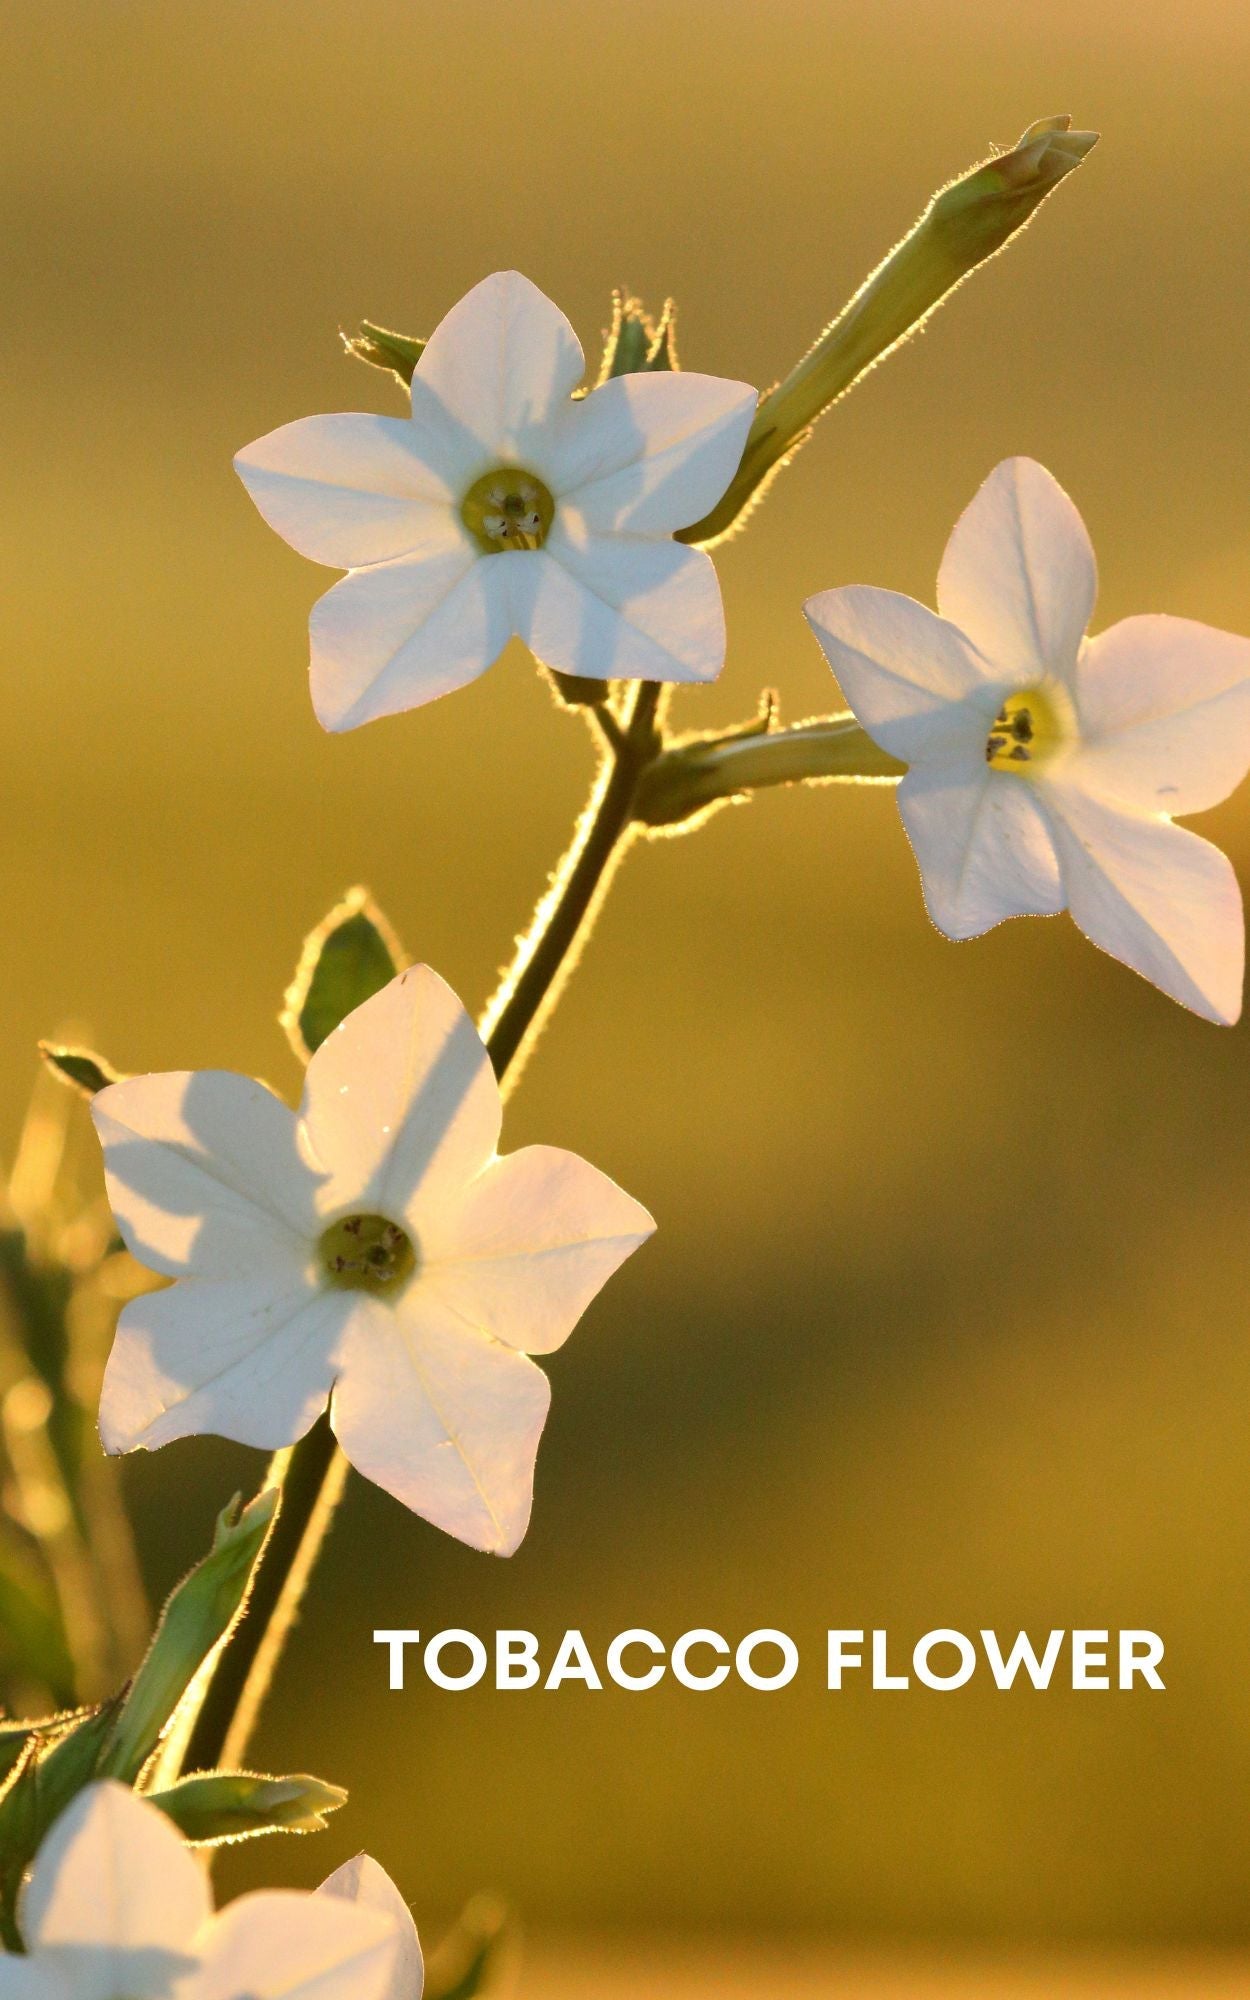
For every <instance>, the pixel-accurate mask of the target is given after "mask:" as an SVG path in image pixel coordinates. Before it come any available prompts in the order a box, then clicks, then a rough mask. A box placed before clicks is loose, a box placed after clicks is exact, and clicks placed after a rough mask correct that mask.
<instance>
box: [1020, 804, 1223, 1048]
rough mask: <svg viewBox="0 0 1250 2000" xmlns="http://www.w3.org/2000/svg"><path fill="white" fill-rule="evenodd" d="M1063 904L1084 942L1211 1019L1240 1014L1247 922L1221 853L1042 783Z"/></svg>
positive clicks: (1164, 826)
mask: <svg viewBox="0 0 1250 2000" xmlns="http://www.w3.org/2000/svg"><path fill="white" fill-rule="evenodd" d="M1045 799H1046V804H1047V806H1048V808H1049V809H1050V814H1051V818H1052V821H1053V824H1054V829H1055V842H1056V845H1057V847H1058V850H1059V861H1060V866H1061V867H1062V870H1063V879H1064V887H1065V889H1066V891H1067V900H1068V907H1069V909H1070V910H1071V912H1072V915H1073V917H1074V918H1075V919H1076V922H1077V923H1078V924H1079V925H1080V927H1081V929H1082V930H1083V931H1084V933H1085V935H1086V937H1087V938H1089V939H1090V940H1091V942H1092V943H1094V944H1096V945H1100V946H1101V947H1102V949H1103V950H1104V951H1106V952H1110V954H1111V956H1112V958H1118V959H1121V960H1122V961H1123V963H1124V964H1125V965H1131V966H1132V968H1133V970H1134V971H1135V972H1140V973H1141V974H1142V975H1143V976H1144V977H1145V978H1146V979H1149V980H1152V981H1153V982H1154V984H1155V985H1156V986H1158V987H1160V988H1161V989H1162V991H1163V992H1164V993H1167V994H1169V995H1170V996H1171V998H1172V999H1173V1000H1179V1001H1180V1003H1181V1005H1182V1006H1183V1007H1192V1009H1193V1010H1194V1012H1195V1013H1196V1014H1201V1015H1203V1016H1204V1017H1205V1018H1206V1019H1207V1020H1209V1021H1220V1022H1223V1023H1225V1024H1230V1023H1232V1022H1233V1021H1235V1020H1236V1019H1237V1017H1238V1015H1239V1014H1240V1012H1241V987H1242V976H1243V972H1244V966H1245V942H1246V941H1245V921H1244V918H1243V915H1242V907H1241V891H1240V890H1239V889H1238V887H1237V877H1236V876H1235V875H1234V873H1233V870H1232V866H1231V864H1230V862H1229V861H1228V859H1227V857H1226V856H1225V855H1223V854H1221V853H1220V850H1219V848H1218V847H1212V846H1211V844H1210V842H1209V841H1205V840H1200V839H1199V837H1198V835H1197V834H1196V833H1190V832H1188V831H1187V829H1186V828H1184V827H1180V826H1173V825H1172V824H1171V823H1170V822H1169V821H1168V820H1166V819H1157V818H1148V817H1147V816H1146V815H1145V814H1136V813H1128V812H1124V811H1121V810H1118V809H1117V808H1116V807H1115V806H1113V805H1110V804H1108V803H1105V802H1104V801H1102V800H1100V799H1096V798H1094V797H1092V796H1088V795H1086V794H1084V793H1083V792H1081V791H1080V790H1079V789H1078V788H1077V786H1076V785H1075V784H1063V783H1062V782H1061V780H1059V779H1056V780H1054V781H1048V782H1047V783H1046V785H1045Z"/></svg>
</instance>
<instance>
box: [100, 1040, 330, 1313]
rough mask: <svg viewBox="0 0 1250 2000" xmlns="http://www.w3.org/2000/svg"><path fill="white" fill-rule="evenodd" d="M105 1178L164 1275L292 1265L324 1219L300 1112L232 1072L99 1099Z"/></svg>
mask: <svg viewBox="0 0 1250 2000" xmlns="http://www.w3.org/2000/svg"><path fill="white" fill-rule="evenodd" d="M91 1112H92V1116H93V1118H94V1119H95V1125H96V1130H97V1132H98V1133H99V1135H100V1143H101V1145H102V1146H103V1148H104V1173H105V1182H106V1185H107V1188H108V1196H109V1200H110V1202H111V1203H112V1206H113V1213H114V1214H115V1215H116V1217H117V1220H118V1223H119V1225H120V1227H121V1231H122V1235H123V1236H124V1237H125V1240H126V1245H127V1248H128V1249H129V1250H131V1251H132V1252H133V1254H134V1255H135V1256H136V1257H137V1258H138V1259H139V1261H140V1263H142V1264H147V1265H149V1266H150V1267H151V1269H152V1270H154V1271H160V1272H163V1273H164V1275H165V1276H166V1277H178V1276H181V1275H182V1274H183V1273H184V1272H188V1271H194V1272H195V1273H196V1275H197V1276H201V1277H225V1276H232V1275H233V1274H234V1273H235V1272H236V1271H238V1270H239V1269H241V1268H242V1269H247V1268H251V1267H256V1266H264V1267H266V1268H268V1267H272V1268H274V1269H289V1268H290V1264H291V1260H292V1258H293V1257H298V1256H299V1255H301V1254H302V1246H303V1245H304V1244H306V1241H307V1237H308V1232H309V1230H310V1228H311V1226H312V1220H313V1217H314V1214H315V1182H314V1178H313V1176H312V1174H311V1173H310V1172H309V1170H308V1168H307V1166H306V1165H305V1164H304V1163H303V1162H302V1161H301V1160H300V1158H299V1155H298V1152H297V1150H296V1143H295V1119H294V1117H293V1115H292V1113H291V1111H290V1109H289V1107H288V1106H287V1105H285V1104H283V1103H282V1101H281V1099H280V1098H277V1097H275V1096H274V1094H273V1092H272V1091H271V1090H266V1088H265V1086H264V1084H261V1083H253V1082H252V1081H251V1080H250V1078H248V1077H243V1076H234V1075H232V1074H231V1073H230V1072H229V1071H226V1070H196V1071H178V1072H167V1073H165V1074H163V1075H159V1076H136V1077H130V1078H128V1079H127V1080H126V1081H125V1082H124V1083H114V1084H111V1085H110V1086H109V1087H108V1089H107V1090H102V1091H101V1092H100V1093H99V1095H98V1096H97V1097H95V1098H94V1099H93V1101H92V1105H91Z"/></svg>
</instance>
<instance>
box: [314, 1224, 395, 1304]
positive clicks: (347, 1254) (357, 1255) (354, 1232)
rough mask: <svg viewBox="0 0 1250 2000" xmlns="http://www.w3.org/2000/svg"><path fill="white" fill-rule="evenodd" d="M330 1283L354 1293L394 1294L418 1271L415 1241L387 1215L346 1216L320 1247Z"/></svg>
mask: <svg viewBox="0 0 1250 2000" xmlns="http://www.w3.org/2000/svg"><path fill="white" fill-rule="evenodd" d="M318 1256H319V1257H320V1259H321V1265H322V1269H323V1270H324V1272H325V1275H326V1279H327V1282H328V1283H330V1284H331V1285H338V1286H341V1287H342V1288H343V1289H344V1290H345V1291H350V1292H393V1291H396V1290H398V1288H399V1286H401V1285H403V1284H406V1283H407V1281H408V1279H409V1278H410V1277H411V1276H412V1274H413V1272H414V1271H415V1270H416V1268H417V1253H416V1251H415V1250H414V1249H413V1246H412V1241H411V1239H410V1238H409V1237H408V1236H407V1235H406V1234H405V1233H404V1231H403V1230H402V1229H401V1228H400V1227H399V1224H398V1223H396V1222H389V1221H388V1220H387V1218H386V1217H385V1216H384V1215H345V1216H343V1217H341V1219H340V1220H339V1221H338V1222H332V1223H331V1224H330V1227H329V1228H328V1229H327V1230H326V1231H325V1232H324V1233H323V1235H322V1238H321V1242H320V1244H319V1245H318Z"/></svg>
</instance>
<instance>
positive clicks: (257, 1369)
mask: <svg viewBox="0 0 1250 2000" xmlns="http://www.w3.org/2000/svg"><path fill="white" fill-rule="evenodd" d="M93 1112H94V1116H95V1122H96V1127H97V1130H98V1132H99V1134H100V1138H101V1142H102V1144H103V1147H104V1165H105V1177H106V1181H107V1185H108V1191H109V1198H110V1200H111V1202H112V1204H113V1210H114V1213H115V1214H116V1216H117V1219H118V1222H119V1224H120V1226H121V1230H122V1234H123V1236H124V1238H125V1240H126V1243H127V1246H128V1247H129V1249H130V1250H131V1251H132V1253H133V1254H134V1256H136V1257H137V1258H138V1259H139V1261H140V1262H141V1263H143V1264H147V1265H149V1266H150V1267H151V1268H152V1269H153V1270H156V1271H159V1272H162V1273H163V1274H164V1275H166V1276H167V1277H171V1278H174V1279H176V1280H177V1281H178V1282H177V1283H176V1284H175V1285H174V1286H173V1287H172V1289H167V1290H164V1291H157V1292H151V1293H148V1294H147V1295H146V1296H144V1297H142V1298H138V1299H135V1300H133V1301H132V1302H131V1303H129V1304H128V1305H127V1306H126V1307H125V1308H124V1310H123V1312H122V1315H121V1319H120V1322H119V1325H118V1330H117V1339H116V1342H115V1344H114V1347H113V1352H112V1354H111V1356H110V1358H109V1363H108V1368H107V1370H106V1373H105V1378H104V1388H103V1393H102V1396H101V1402H100V1434H101V1437H102V1438H103V1440H104V1445H105V1449H106V1450H107V1451H112V1452H117V1451H130V1450H133V1449H135V1448H137V1447H143V1448H147V1449H153V1448H155V1447H156V1446H158V1445H162V1444H165V1443H167V1442H168V1441H169V1440H170V1439H171V1438H176V1437H184V1436H187V1435H188V1434H190V1433H192V1432H198V1431H212V1432H215V1433H216V1434H218V1435H219V1436H223V1437H229V1438H234V1439H236V1440H237V1441H238V1442H239V1443H241V1444H250V1445H259V1446H264V1447H265V1448H267V1449H270V1450H272V1449H274V1448H275V1447H277V1446H279V1445H288V1444H292V1443H293V1442H294V1441H295V1439H297V1438H298V1437H300V1436H302V1435H303V1433H304V1432H305V1431H306V1430H307V1429H308V1428H309V1426H310V1424H312V1423H313V1421H314V1420H315V1418H316V1417H317V1416H318V1415H319V1413H320V1412H321V1411H322V1410H323V1409H324V1408H325V1405H326V1402H327V1400H329V1401H330V1411H331V1418H332V1421H333V1424H334V1429H335V1431H336V1433H337V1435H338V1438H339V1442H340V1443H341V1445H342V1447H343V1450H344V1451H345V1453H346V1454H347V1457H348V1458H349V1459H350V1460H351V1462H352V1464H353V1465H354V1466H355V1467H356V1468H357V1470H358V1471H360V1472H362V1473H364V1474H365V1476H366V1478H369V1479H372V1480H375V1481H376V1482H377V1484H378V1485H379V1486H383V1487H385V1488H386V1489H387V1491H388V1492H390V1493H393V1494H394V1495H395V1496H396V1497H397V1498H398V1499H400V1500H402V1501H403V1502H404V1503H405V1505H406V1506H409V1507H411V1508H413V1509H414V1511H415V1512H416V1513H418V1514H422V1515H424V1517H425V1518H426V1519H427V1520H429V1521H433V1522H434V1523H435V1524H436V1526H438V1527H440V1528H445V1529H446V1530H447V1532H448V1533H449V1534H452V1535H456V1536H458V1537H459V1538H460V1539H461V1540H462V1541H465V1542H470V1543H472V1544H473V1545H474V1546H475V1547H477V1548H483V1549H491V1550H494V1551H495V1552H496V1553H498V1554H501V1555H510V1554H511V1553H512V1551H513V1550H514V1549H515V1548H516V1547H517V1544H518V1543H519V1542H520V1540H521V1537H522V1536H523V1535H524V1533H525V1529H526V1526H527V1524H528V1521H529V1514H530V1505H531V1499H532V1493H533V1480H534V1459H535V1455H536V1453H537V1450H538V1440H539V1436H540V1433H541V1431H542V1427H543V1424H544V1422H545V1420H546V1415H547V1406H548V1403H549V1401H550V1394H551V1392H550V1387H549V1384H548V1381H547V1377H546V1376H545V1375H544V1373H543V1371H542V1370H541V1369H540V1368H538V1367H536V1366H535V1364H534V1363H533V1362H532V1361H531V1360H529V1359H528V1358H527V1357H528V1356H529V1355H531V1354H546V1353H550V1352H551V1350H552V1349H553V1348H556V1347H559V1346H560V1344H561V1343H562V1342H563V1341H564V1340H565V1339H566V1338H567V1337H568V1335H569V1334H570V1333H571V1332H572V1330H573V1328H574V1326H575V1325H576V1323H577V1321H578V1319H579V1318H580V1316H581V1314H582V1313H583V1311H584V1310H585V1308H586V1307H587V1305H588V1304H589V1303H590V1301H591V1299H592V1298H593V1297H594V1296H595V1293H596V1292H597V1291H598V1290H599V1288H600V1286H601V1285H603V1284H604V1283H605V1282H606V1280H607V1279H608V1278H609V1277H610V1276H611V1274H612V1272H613V1271H615V1270H616V1268H617V1266H618V1265H619V1264H621V1263H623V1262H624V1260H625V1258H626V1257H627V1256H628V1255H629V1253H630V1252H631V1251H632V1250H634V1249H636V1247H637V1246H638V1244H639V1243H641V1242H642V1241H643V1240H644V1239H645V1238H646V1237H647V1236H649V1235H650V1234H651V1231H652V1230H653V1228H654V1227H655V1225H654V1223H653V1222H652V1220H651V1217H650V1216H649V1215H648V1214H647V1212H646V1210H645V1209H644V1208H642V1207H640V1206H639V1204H638V1203H637V1202H636V1201H632V1200H631V1199H630V1197H629V1196H628V1195H627V1194H624V1193H622V1191H621V1189H620V1188H618V1187H616V1186H615V1185H614V1184H613V1182H611V1181H610V1180H609V1179H608V1178H607V1176H606V1175H604V1174H601V1173H599V1172H598V1170H597V1169H596V1168H594V1167H591V1166H588V1165H587V1164H586V1162H585V1161H584V1160H580V1159H578V1158H577V1156H576V1155H575V1154H573V1153H565V1152H560V1151H557V1150H556V1149H555V1148H554V1147H550V1146H526V1147H524V1148H522V1150H521V1151H520V1152H517V1153H512V1154H509V1155H507V1156H505V1157H504V1158H500V1157H499V1156H498V1154H497V1153H496V1150H495V1148H496V1143H497V1141H498V1138H499V1130H500V1120H501V1104H500V1097H499V1090H498V1086H497V1085H496V1082H495V1077H494V1073H493V1071H492V1069H491V1066H490V1060H489V1057H488V1056H487V1053H486V1050H485V1048H484V1046H483V1044H482V1041H481V1038H480V1037H479V1035H478V1033H477V1030H476V1028H475V1027H474V1025H473V1023H472V1021H471V1020H470V1019H469V1017H468V1015H467V1014H466V1013H465V1011H464V1009H463V1008H462V1007H461V1005H460V1002H459V1001H458V1000H457V999H456V996H455V994H454V993H452V992H451V990H450V989H449V988H448V987H447V986H445V985H444V984H443V982H442V980H441V979H439V978H438V977H437V975H436V974H435V973H433V972H431V971H430V969H429V967H428V966H416V967H414V968H413V969H412V970H411V971H408V972H403V973H401V974H400V975H399V977H398V978H396V979H394V980H392V981H391V983H390V985H389V986H386V987H384V988H383V990H382V991H381V992H380V993H377V994H375V995H374V997H373V998H372V999H371V1000H368V1001H366V1002H365V1004H364V1006H362V1007H358V1008H357V1009H356V1011H355V1013H354V1014H351V1015H349V1016H348V1018H347V1020H346V1021H344V1022H343V1024H342V1026H341V1027H340V1028H338V1029H337V1030H336V1031H335V1032H334V1033H333V1034H332V1035H330V1036H329V1038H328V1039H327V1040H326V1041H325V1042H324V1043H323V1044H322V1046H321V1048H319V1049H318V1050H317V1052H316V1054H315V1055H314V1056H313V1058H312V1061H311V1062H310V1063H309V1065H308V1071H307V1076H306V1081H305V1089H304V1098H303V1103H302V1106H301V1108H300V1111H299V1114H298V1116H297V1115H296V1114H294V1113H293V1112H292V1111H291V1110H290V1109H289V1108H288V1107H287V1106H286V1105H285V1104H283V1103H282V1101H281V1100H280V1099H279V1098H277V1097H275V1096H274V1094H273V1093H272V1091H270V1090H268V1089H267V1088H266V1087H265V1086H264V1085H263V1084H260V1083H254V1082H252V1081H250V1080H249V1079H248V1078H246V1077H242V1076H234V1075H230V1074H228V1073H226V1072H224V1071H219V1070H207V1071H198V1072H195V1073H186V1072H182V1073H178V1074H173V1075H165V1076H140V1077H133V1078H131V1079H129V1080H128V1081H126V1082H123V1083H115V1084H112V1085H110V1087H109V1088H108V1089H107V1090H102V1091H101V1092H100V1093H99V1095H98V1096H97V1097H96V1098H95V1100H94V1103H93Z"/></svg>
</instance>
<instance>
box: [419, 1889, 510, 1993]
mask: <svg viewBox="0 0 1250 2000" xmlns="http://www.w3.org/2000/svg"><path fill="white" fill-rule="evenodd" d="M510 1942H511V1937H510V1929H509V1920H508V1910H507V1907H506V1905H505V1904H503V1903H501V1902H500V1901H499V1900H498V1899H497V1898H496V1897H494V1896H474V1897H473V1899H472V1900H471V1901H470V1902H468V1903H466V1905H465V1907H464V1910H463V1911H462V1913H461V1915H460V1916H459V1917H458V1918H457V1919H456V1922H455V1924H454V1925H453V1927H452V1929H451V1930H450V1931H449V1932H448V1933H447V1935H446V1937H444V1938H443V1939H442V1940H441V1942H440V1943H439V1945H438V1948H437V1950H436V1951H435V1952H434V1953H433V1955H432V1957H431V1958H430V1961H429V1963H428V1965H427V1966H426V1969H425V2000H476V1996H477V1995H478V1994H480V1993H489V1992H491V1991H492V1990H494V1989H495V1988H496V1987H498V1986H499V1984H500V1983H501V1981H502V1978H503V1975H504V1972H505V1969H506V1967H505V1961H506V1959H507V1958H508V1956H509V1949H508V1948H509V1944H510Z"/></svg>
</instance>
